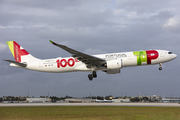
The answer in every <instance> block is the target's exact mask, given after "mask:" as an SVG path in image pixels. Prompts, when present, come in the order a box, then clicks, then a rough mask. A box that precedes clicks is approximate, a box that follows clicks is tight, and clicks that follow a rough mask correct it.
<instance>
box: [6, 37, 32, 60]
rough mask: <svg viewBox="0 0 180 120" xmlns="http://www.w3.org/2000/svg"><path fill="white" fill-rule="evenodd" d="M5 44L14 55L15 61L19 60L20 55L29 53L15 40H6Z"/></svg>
mask: <svg viewBox="0 0 180 120" xmlns="http://www.w3.org/2000/svg"><path fill="white" fill-rule="evenodd" d="M7 44H8V46H9V49H10V50H11V53H12V55H13V56H14V58H15V60H16V61H17V62H21V56H23V55H28V54H29V53H28V52H27V51H26V50H25V49H23V48H22V47H21V46H20V45H19V44H17V43H16V42H15V41H7Z"/></svg>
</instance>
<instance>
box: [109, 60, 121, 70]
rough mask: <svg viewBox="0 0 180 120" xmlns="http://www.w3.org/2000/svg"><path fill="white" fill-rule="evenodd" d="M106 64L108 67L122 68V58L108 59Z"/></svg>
mask: <svg viewBox="0 0 180 120" xmlns="http://www.w3.org/2000/svg"><path fill="white" fill-rule="evenodd" d="M106 64H107V69H121V68H122V61H121V59H120V60H119V59H115V60H108V61H106Z"/></svg>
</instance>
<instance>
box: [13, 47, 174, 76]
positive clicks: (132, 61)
mask: <svg viewBox="0 0 180 120" xmlns="http://www.w3.org/2000/svg"><path fill="white" fill-rule="evenodd" d="M150 51H151V50H150ZM152 51H153V50H152ZM155 51H157V53H156V54H155V53H149V54H146V53H145V54H144V53H143V52H144V51H135V52H121V53H109V54H99V55H93V56H94V57H97V58H101V59H104V60H106V61H111V60H119V61H121V62H120V64H121V68H122V67H131V66H139V65H153V64H160V63H164V62H168V61H171V60H173V59H175V58H176V57H177V55H175V54H173V53H171V52H169V51H165V50H155ZM26 64H27V66H26V67H25V68H26V69H29V70H35V71H41V72H52V73H62V72H75V71H93V70H96V71H102V70H107V69H108V68H105V67H97V68H96V67H92V68H87V67H86V64H84V63H83V62H81V61H79V60H78V59H75V58H73V57H66V58H61V57H59V58H55V59H45V60H40V59H37V60H35V61H26ZM11 66H15V67H19V66H17V65H15V64H13V63H11ZM121 68H120V69H121Z"/></svg>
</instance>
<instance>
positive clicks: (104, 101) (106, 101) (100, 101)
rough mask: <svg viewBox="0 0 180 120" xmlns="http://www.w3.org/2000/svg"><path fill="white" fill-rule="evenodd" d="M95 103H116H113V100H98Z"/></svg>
mask: <svg viewBox="0 0 180 120" xmlns="http://www.w3.org/2000/svg"><path fill="white" fill-rule="evenodd" d="M95 102H98V103H112V102H114V101H112V100H106V99H104V100H98V99H96V101H95Z"/></svg>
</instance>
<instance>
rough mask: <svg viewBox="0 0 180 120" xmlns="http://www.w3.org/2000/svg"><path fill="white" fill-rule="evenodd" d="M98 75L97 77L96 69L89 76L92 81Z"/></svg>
mask: <svg viewBox="0 0 180 120" xmlns="http://www.w3.org/2000/svg"><path fill="white" fill-rule="evenodd" d="M96 77H97V74H96V71H93V72H92V74H89V75H88V78H89V80H90V81H92V80H93V78H96Z"/></svg>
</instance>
